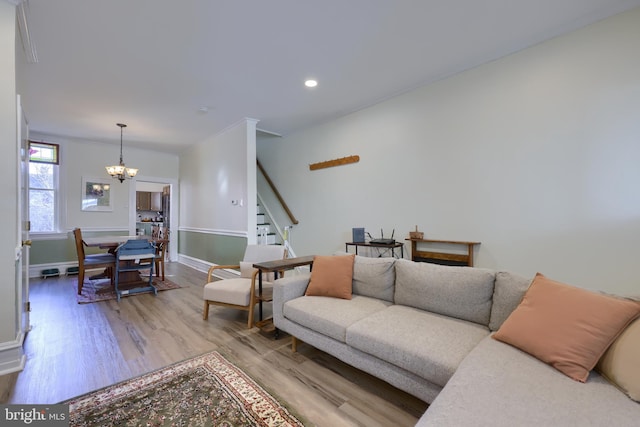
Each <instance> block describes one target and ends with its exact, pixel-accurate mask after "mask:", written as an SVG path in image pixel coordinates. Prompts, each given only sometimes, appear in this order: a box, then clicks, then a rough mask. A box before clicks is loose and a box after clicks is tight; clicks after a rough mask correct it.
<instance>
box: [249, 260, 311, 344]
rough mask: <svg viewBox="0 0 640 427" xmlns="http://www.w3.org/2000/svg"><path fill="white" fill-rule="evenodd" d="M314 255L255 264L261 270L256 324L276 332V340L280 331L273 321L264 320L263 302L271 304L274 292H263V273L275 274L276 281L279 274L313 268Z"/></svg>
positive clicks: (265, 329) (268, 330)
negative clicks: (304, 267)
mask: <svg viewBox="0 0 640 427" xmlns="http://www.w3.org/2000/svg"><path fill="white" fill-rule="evenodd" d="M313 257H314V256H313V255H309V256H303V257H296V258H285V259H279V260H276V261H266V262H257V263H255V264H253V268H257V269H258V270H259V273H258V296H257V299H258V301H259V305H258V312H259V319H260V320H259V321H257V322H256V326H257V327H259V328H260V329H261V330H263V331H265V332H272V331H275V332H276V338H277V337H278V331H277V330H276V328H275V327H274V325H273V319H272V318H268V319H262V302H263V301H266V302H270V301H273V292H264V293H263V292H262V273H273V278H274V280H275V279H277V278H278V273H279V272H281V271H282V272H284V271H286V270H292V269H294V268H296V267H301V266H303V265H308V266H310V267H309V268H310V269H311V268H313Z"/></svg>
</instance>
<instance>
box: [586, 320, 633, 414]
mask: <svg viewBox="0 0 640 427" xmlns="http://www.w3.org/2000/svg"><path fill="white" fill-rule="evenodd" d="M596 370H598V371H599V372H600V373H601V374H602V375H603V376H604V377H605V378H606V379H608V380H609V381H611V382H612V383H613V384H614V385H616V386H617V387H618V388H619V389H620V390H622V391H623V392H624V393H625V394H627V395H628V396H629V397H630V398H632V399H633V400H635V401H636V402H640V319H637V320H635V321H634V322H633V323H632V324H630V325H629V326H628V327H627V329H625V330H624V331H623V332H622V333H621V334H620V336H619V337H618V339H616V340H615V341H614V342H613V344H611V347H609V350H607V352H606V353H605V354H604V356H602V359H600V361H599V362H598V364H597V365H596Z"/></svg>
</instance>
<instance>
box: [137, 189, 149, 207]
mask: <svg viewBox="0 0 640 427" xmlns="http://www.w3.org/2000/svg"><path fill="white" fill-rule="evenodd" d="M136 209H137V210H139V211H150V210H151V193H150V192H148V191H136Z"/></svg>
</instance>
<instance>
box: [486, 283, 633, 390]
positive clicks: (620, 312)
mask: <svg viewBox="0 0 640 427" xmlns="http://www.w3.org/2000/svg"><path fill="white" fill-rule="evenodd" d="M639 314H640V303H638V302H635V301H631V300H624V299H619V298H615V297H612V296H608V295H602V294H598V293H595V292H591V291H588V290H586V289H581V288H577V287H574V286H570V285H566V284H564V283H560V282H556V281H554V280H551V279H548V278H547V277H545V276H543V275H542V274H540V273H538V274H536V277H535V278H534V279H533V282H532V283H531V286H530V287H529V290H527V292H526V294H525V295H524V297H523V299H522V302H521V303H520V305H518V307H516V309H515V310H514V311H513V313H511V315H510V316H509V317H508V318H507V320H505V321H504V323H503V324H502V326H501V327H500V329H499V330H498V331H497V332H496V333H495V334H494V335H493V338H495V339H497V340H499V341H503V342H505V343H507V344H510V345H512V346H514V347H517V348H519V349H520V350H522V351H524V352H527V353H529V354H531V355H532V356H534V357H536V358H538V359H540V360H541V361H543V362H545V363H548V364H550V365H551V366H553V367H554V368H556V369H557V370H559V371H560V372H562V373H564V374H565V375H567V376H569V377H570V378H573V379H574V380H576V381H580V382H585V381H586V380H587V377H588V376H589V372H590V371H591V369H593V367H594V366H595V365H596V363H597V362H598V360H599V359H600V357H601V356H602V354H603V353H604V352H605V350H606V349H607V348H608V347H609V345H611V343H612V342H613V341H614V340H615V339H616V338H617V337H618V335H619V334H620V333H621V332H622V331H623V330H624V328H626V327H627V325H629V323H631V322H632V321H633V320H634V319H635V318H636V317H638V315H639Z"/></svg>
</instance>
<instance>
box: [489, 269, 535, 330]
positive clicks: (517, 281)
mask: <svg viewBox="0 0 640 427" xmlns="http://www.w3.org/2000/svg"><path fill="white" fill-rule="evenodd" d="M530 284H531V279H527V278H526V277H522V276H518V275H517V274H513V273H509V272H508V271H498V272H497V273H496V283H495V286H494V289H493V305H492V306H491V320H490V321H489V329H491V330H492V331H497V330H498V329H500V326H501V325H502V322H504V321H505V320H506V319H507V317H509V315H510V314H511V312H512V311H513V310H515V309H516V307H517V306H518V304H520V301H522V297H523V296H524V294H525V292H527V289H529V285H530Z"/></svg>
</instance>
